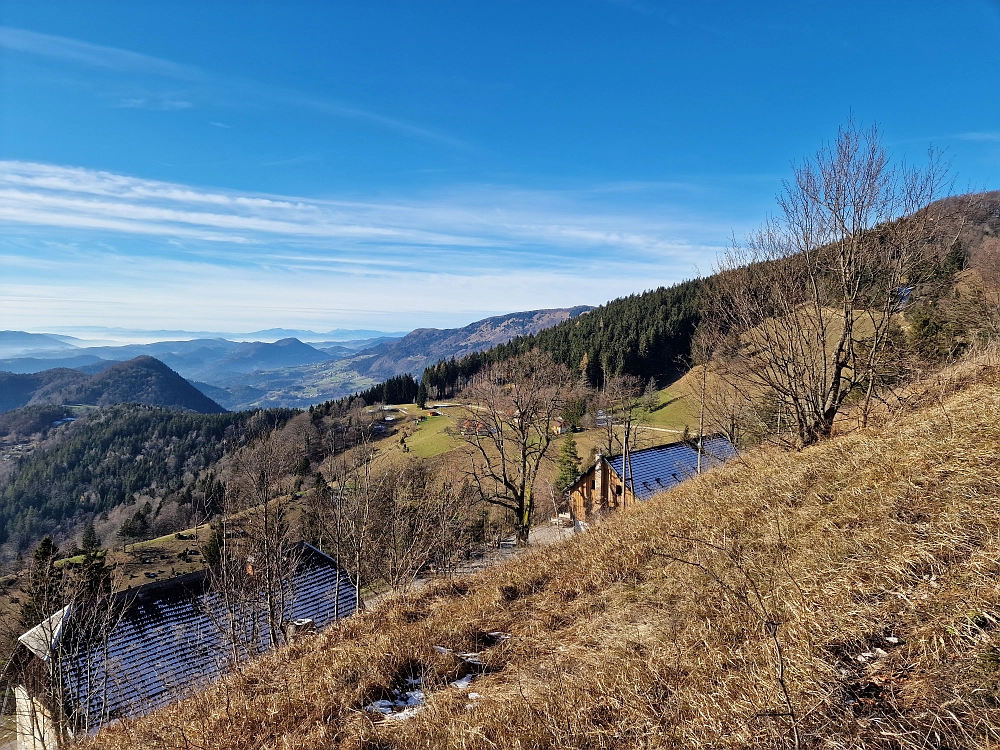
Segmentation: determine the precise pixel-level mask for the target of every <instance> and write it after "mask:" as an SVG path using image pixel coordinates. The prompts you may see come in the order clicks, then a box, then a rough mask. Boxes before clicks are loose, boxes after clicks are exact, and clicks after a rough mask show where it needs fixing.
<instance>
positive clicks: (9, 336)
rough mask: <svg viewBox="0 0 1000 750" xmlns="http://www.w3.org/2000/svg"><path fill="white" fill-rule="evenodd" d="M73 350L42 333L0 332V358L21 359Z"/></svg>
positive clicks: (58, 340) (71, 347) (70, 345)
mask: <svg viewBox="0 0 1000 750" xmlns="http://www.w3.org/2000/svg"><path fill="white" fill-rule="evenodd" d="M75 348H76V347H74V346H73V345H72V344H69V343H67V342H65V341H62V340H60V339H58V338H55V337H54V336H48V335H46V334H44V333H25V332H24V331H0V358H5V357H22V356H24V355H26V354H32V353H34V352H41V351H60V350H72V349H75Z"/></svg>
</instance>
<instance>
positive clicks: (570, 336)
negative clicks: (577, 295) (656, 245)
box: [423, 279, 704, 398]
mask: <svg viewBox="0 0 1000 750" xmlns="http://www.w3.org/2000/svg"><path fill="white" fill-rule="evenodd" d="M703 284H704V282H703V281H702V280H700V279H696V280H692V281H685V282H683V283H681V284H677V285H676V286H672V287H669V288H664V287H660V288H659V289H656V290H653V291H649V292H644V293H642V294H634V295H631V296H629V297H623V298H621V299H616V300H613V301H611V302H608V303H607V304H604V305H601V306H600V307H597V308H595V309H593V310H591V311H590V312H587V313H583V314H581V315H579V316H578V317H576V318H572V319H570V320H567V321H564V322H562V323H560V324H559V325H557V326H554V327H552V328H548V329H546V330H544V331H541V332H539V333H537V334H535V335H532V336H521V337H519V338H516V339H513V340H512V341H510V342H509V343H506V344H502V345H500V346H496V347H494V348H492V349H489V350H488V351H485V352H481V353H479V352H477V353H474V354H470V355H469V356H467V357H463V358H461V359H449V360H442V361H440V362H438V363H437V364H436V365H434V366H432V367H428V368H427V369H426V370H424V374H423V382H424V383H425V384H426V387H427V390H428V394H429V395H430V397H431V398H448V397H450V396H452V395H454V393H455V391H456V389H457V388H459V387H461V385H462V384H463V383H464V382H465V381H466V380H467V379H468V378H470V377H471V376H472V375H474V374H475V373H476V372H478V371H479V368H480V367H482V366H483V365H484V364H486V363H488V362H495V361H499V360H504V359H509V358H510V357H514V356H517V355H518V354H522V353H523V352H526V351H528V350H530V349H533V348H535V347H538V348H540V349H542V350H544V351H547V352H549V353H550V354H551V355H552V357H553V359H555V360H556V362H559V363H561V364H564V365H566V366H567V367H569V368H570V369H571V370H573V371H574V372H576V373H579V374H581V375H583V376H585V377H586V378H587V380H588V381H589V382H590V383H591V385H600V383H601V382H602V380H603V379H604V378H606V377H610V376H612V375H621V374H623V373H628V374H630V375H637V376H639V377H642V378H643V379H648V378H651V377H654V378H659V377H664V376H669V375H671V374H673V373H675V372H677V371H678V370H679V369H682V368H683V367H684V366H685V363H686V360H687V358H688V357H689V355H690V353H691V336H692V335H693V334H694V329H695V327H696V326H697V325H698V321H699V320H700V317H701V316H700V312H699V308H698V295H699V292H700V290H701V288H702V285H703Z"/></svg>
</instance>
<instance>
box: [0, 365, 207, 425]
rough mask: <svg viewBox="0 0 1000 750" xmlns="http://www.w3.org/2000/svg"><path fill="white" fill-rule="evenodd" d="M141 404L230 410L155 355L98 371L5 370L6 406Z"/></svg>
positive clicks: (0, 388)
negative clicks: (28, 371) (91, 372)
mask: <svg viewBox="0 0 1000 750" xmlns="http://www.w3.org/2000/svg"><path fill="white" fill-rule="evenodd" d="M122 403H137V404H147V405H149V406H168V407H180V408H183V409H190V410H191V411H195V412H198V413H200V414H218V413H220V412H224V411H225V409H223V408H222V407H221V406H219V404H217V403H216V402H215V401H213V400H212V399H210V398H209V397H208V396H206V395H205V394H204V393H202V392H201V391H199V390H198V389H197V388H195V387H194V386H193V385H191V384H190V383H189V382H188V381H186V380H185V379H184V378H182V377H181V376H180V375H178V374H177V373H176V372H174V371H173V370H171V369H170V368H169V367H167V366H166V365H165V364H163V363H162V362H160V361H159V360H157V359H154V358H153V357H148V356H144V357H136V358H135V359H132V360H130V361H128V362H120V363H118V364H113V365H111V366H110V367H107V368H105V369H104V370H102V371H101V372H99V373H97V374H96V375H88V374H86V373H84V372H80V371H79V370H71V369H68V368H58V369H54V370H45V371H44V372H39V373H33V374H14V373H0V411H11V410H13V409H19V408H21V407H23V406H30V405H35V404H83V405H87V406H111V405H112V404H122Z"/></svg>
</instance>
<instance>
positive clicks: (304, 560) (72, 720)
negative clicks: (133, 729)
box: [12, 542, 355, 750]
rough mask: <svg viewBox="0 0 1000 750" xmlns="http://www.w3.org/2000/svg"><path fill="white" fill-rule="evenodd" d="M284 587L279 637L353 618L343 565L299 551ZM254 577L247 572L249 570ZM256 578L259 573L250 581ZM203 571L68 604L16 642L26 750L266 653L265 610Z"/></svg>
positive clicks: (176, 696) (59, 741)
mask: <svg viewBox="0 0 1000 750" xmlns="http://www.w3.org/2000/svg"><path fill="white" fill-rule="evenodd" d="M289 560H290V563H289V573H288V575H287V577H285V579H284V580H283V582H282V592H281V599H282V602H283V606H282V616H281V619H282V627H281V638H282V639H283V640H284V641H288V640H290V639H291V638H293V637H297V636H298V635H301V634H302V633H303V632H312V631H315V630H320V629H322V628H323V627H325V626H327V625H329V624H331V623H333V622H335V621H336V620H337V619H339V618H341V617H346V616H348V615H350V614H352V613H353V612H354V608H355V599H354V589H353V587H352V585H351V582H350V579H349V578H348V576H347V575H346V573H344V572H343V571H341V570H340V569H339V568H338V567H337V564H336V562H335V561H334V560H333V559H332V558H331V557H329V556H328V555H325V554H324V553H322V552H320V551H319V550H318V549H316V548H315V547H313V546H311V545H309V544H306V543H304V542H300V543H299V544H297V545H294V547H293V548H292V552H291V554H290V555H289ZM248 570H249V567H248ZM251 575H252V573H251ZM211 581H212V578H211V571H209V570H204V571H199V572H196V573H190V574H188V575H184V576H178V577H176V578H172V579H168V580H163V581H156V582H153V583H148V584H145V585H142V586H137V587H135V588H131V589H127V590H125V591H121V592H118V593H117V594H114V595H113V596H112V597H111V598H110V600H105V601H103V602H101V603H100V605H97V606H95V605H93V604H90V605H88V603H86V602H82V603H76V604H69V605H67V606H65V607H63V608H62V609H60V610H59V611H58V612H56V613H54V614H53V615H52V616H51V617H49V618H48V619H47V620H45V621H44V622H42V623H39V624H38V625H36V626H35V627H33V628H32V629H31V630H29V631H28V632H27V633H24V634H23V635H22V636H20V638H18V648H17V651H16V652H15V654H14V658H13V660H12V666H13V668H14V669H15V670H16V672H15V673H16V674H19V675H20V678H19V682H20V684H18V685H17V687H16V688H15V691H14V692H15V696H14V697H15V709H16V721H17V747H18V750H53V749H54V748H57V747H62V746H63V745H66V744H68V743H70V742H72V741H73V740H77V739H80V738H83V737H86V736H88V735H89V734H92V733H93V732H95V731H97V730H98V729H100V727H102V726H103V725H105V724H108V723H110V722H113V721H117V720H120V719H125V718H132V717H135V716H140V715H142V714H145V713H148V712H149V711H153V710H155V709H157V708H161V707H163V706H165V705H167V704H169V703H172V702H174V701H177V700H180V699H182V698H185V697H187V696H188V695H190V694H191V693H192V692H194V691H196V690H198V689H202V688H204V687H205V686H206V685H208V684H209V683H210V682H212V681H213V680H216V679H218V678H219V677H221V676H223V675H225V674H226V673H228V672H229V671H230V670H231V669H232V668H233V667H234V666H235V665H236V664H237V663H238V662H239V661H241V660H243V659H246V658H249V657H250V656H252V655H256V654H260V653H263V652H264V651H266V650H267V649H268V648H269V647H270V645H271V640H272V638H271V629H270V627H269V623H268V620H267V617H266V614H265V612H264V611H263V608H262V607H255V606H253V604H252V601H251V603H250V605H249V606H247V605H246V601H245V600H244V602H243V603H242V604H241V605H240V606H239V607H234V606H233V605H232V599H231V598H228V597H227V595H226V594H225V593H224V592H222V591H219V590H217V589H216V588H214V587H213V586H212V585H211Z"/></svg>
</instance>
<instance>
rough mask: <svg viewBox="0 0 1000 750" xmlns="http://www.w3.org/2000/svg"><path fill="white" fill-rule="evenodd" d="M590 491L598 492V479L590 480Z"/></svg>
mask: <svg viewBox="0 0 1000 750" xmlns="http://www.w3.org/2000/svg"><path fill="white" fill-rule="evenodd" d="M590 489H592V490H596V489H597V480H596V479H591V480H590Z"/></svg>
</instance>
